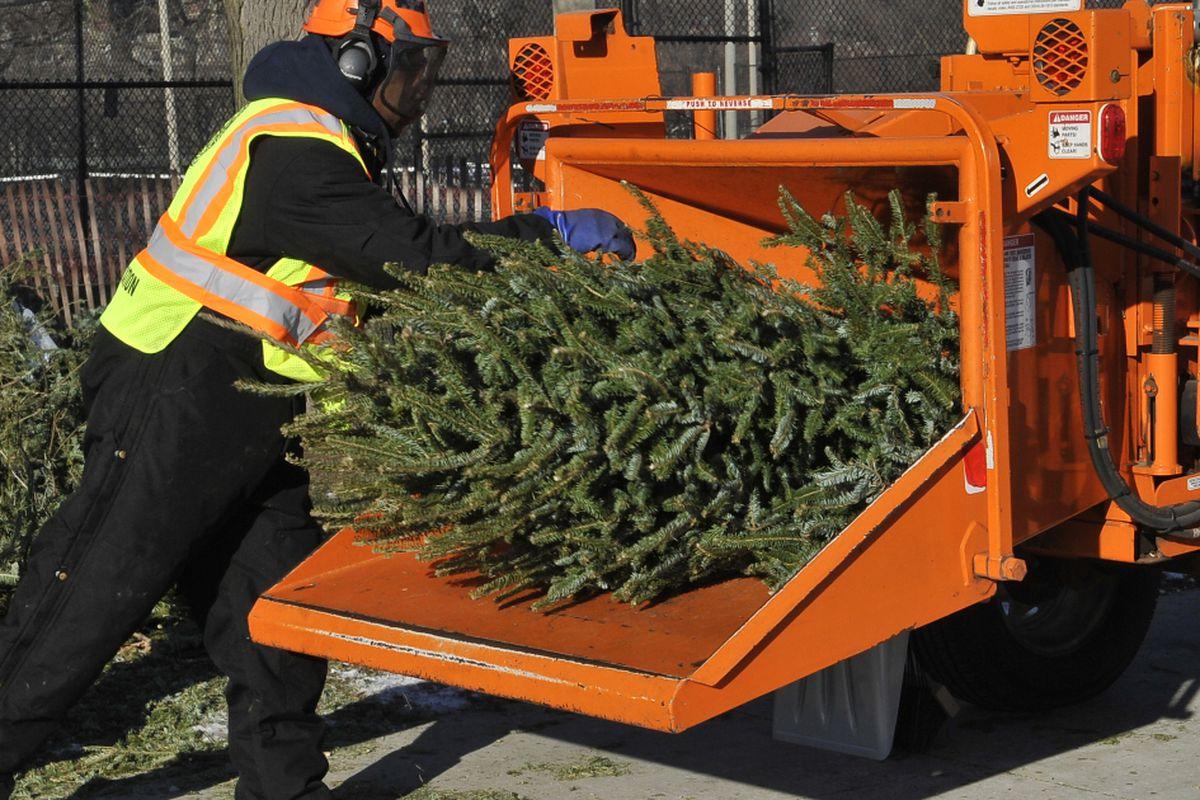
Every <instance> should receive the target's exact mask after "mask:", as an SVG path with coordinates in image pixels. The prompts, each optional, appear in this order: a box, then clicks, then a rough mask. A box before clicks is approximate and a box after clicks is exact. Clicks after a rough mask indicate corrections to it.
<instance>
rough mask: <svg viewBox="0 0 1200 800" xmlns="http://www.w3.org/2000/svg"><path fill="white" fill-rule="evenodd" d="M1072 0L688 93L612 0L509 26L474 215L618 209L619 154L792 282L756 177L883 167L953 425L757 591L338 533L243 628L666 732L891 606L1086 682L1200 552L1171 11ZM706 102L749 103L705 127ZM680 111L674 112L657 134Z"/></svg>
mask: <svg viewBox="0 0 1200 800" xmlns="http://www.w3.org/2000/svg"><path fill="white" fill-rule="evenodd" d="M1081 6H1082V4H1081V0H968V2H966V3H965V4H964V20H965V24H966V28H967V31H968V33H969V34H970V36H971V38H972V44H971V46H970V47H969V48H968V50H969V51H970V54H969V55H956V56H950V57H947V58H946V59H944V61H943V67H942V91H941V92H937V93H929V94H909V95H869V96H831V97H799V96H793V95H776V96H762V97H714V96H703V95H706V94H711V90H712V88H713V86H714V81H713V80H712V78H711V76H710V75H705V74H701V75H698V76H697V79H696V81H695V83H694V86H695V87H697V93H698V94H700V95H701V96H696V97H682V98H664V97H661V96H660V94H659V92H660V88H659V82H658V74H657V63H656V57H655V43H654V40H653V39H652V38H646V37H630V36H628V35H626V33H625V32H624V29H623V25H622V20H621V15H620V12H619V11H616V10H602V11H594V12H581V13H576V14H567V15H562V16H560V17H559V18H558V20H557V30H556V33H555V35H554V36H552V37H543V38H533V39H522V40H516V41H514V42H513V43H512V45H511V52H510V56H511V65H512V70H513V76H514V83H513V88H514V92H515V94H516V96H517V97H516V100H517V101H516V103H515V105H513V106H512V108H511V109H510V110H509V112H508V114H507V115H506V116H505V117H504V118H503V119H502V120H501V121H500V123H499V126H498V129H497V135H496V139H495V145H494V148H493V167H494V174H495V185H494V188H493V209H494V212H495V213H496V214H497V215H504V214H508V213H511V212H513V211H517V210H520V209H527V208H531V207H533V206H536V205H551V206H554V207H557V208H578V207H585V206H599V207H603V208H607V209H609V210H611V211H613V212H615V213H617V214H618V215H621V216H623V217H624V218H626V219H628V220H630V221H631V222H632V223H634V224H635V225H636V224H637V223H638V222H639V221H640V220H642V219H643V218H644V212H643V211H642V210H641V208H640V207H639V206H638V205H637V204H636V203H635V202H634V200H633V198H631V197H630V195H629V194H628V192H627V191H626V190H625V189H624V188H623V187H622V185H621V182H622V181H628V182H630V183H633V184H636V185H637V186H639V187H641V188H642V189H643V190H644V191H645V192H646V193H647V194H648V195H649V196H650V197H651V198H653V199H654V200H655V202H656V203H657V204H658V207H659V208H660V209H661V210H662V212H663V213H664V214H665V216H666V217H667V219H668V221H669V222H670V223H671V224H672V225H673V226H674V227H675V228H676V230H678V231H679V232H680V233H681V234H682V235H684V236H687V237H691V238H694V239H698V240H703V241H705V242H707V243H709V244H712V245H715V246H719V247H721V248H723V249H725V250H726V251H728V252H730V253H732V254H733V255H734V256H736V257H738V258H739V259H743V260H749V259H760V260H772V261H776V262H777V263H778V266H779V268H780V271H781V272H782V273H784V274H786V275H791V276H795V277H799V278H805V277H806V276H808V273H807V272H806V270H805V267H804V260H805V259H804V258H803V254H802V253H795V254H788V255H786V256H784V255H782V254H781V252H780V251H777V250H776V251H771V252H769V253H768V252H767V251H765V250H764V249H763V248H762V246H761V242H762V240H763V239H764V238H765V237H767V236H768V235H770V234H774V233H777V232H779V231H780V230H781V229H782V227H783V221H782V219H781V218H780V214H779V211H778V208H777V205H776V201H777V197H778V191H779V187H780V186H781V185H782V186H785V187H787V188H788V189H789V190H790V191H791V192H792V193H793V194H794V195H795V196H796V197H797V198H798V199H799V200H800V201H801V203H802V204H803V205H804V206H805V207H806V208H807V209H808V210H809V211H811V212H814V213H817V214H821V213H825V212H832V213H835V214H836V213H838V212H839V210H840V209H841V208H842V203H843V195H844V194H845V192H846V191H847V190H849V191H852V192H853V194H854V195H855V196H856V197H857V198H858V200H859V201H860V202H865V203H872V204H876V206H877V207H879V208H880V210H881V213H882V211H883V205H882V204H883V202H884V199H885V196H886V194H887V192H888V191H889V190H891V189H893V188H897V187H898V188H900V189H901V190H902V191H903V192H904V194H905V197H906V198H907V200H908V202H909V205H910V206H911V209H912V212H913V213H914V215H919V214H921V213H923V212H924V210H925V202H926V198H927V196H929V195H930V194H934V195H936V201H935V202H933V204H932V206H931V207H930V211H931V213H932V214H933V216H934V218H935V219H936V220H937V221H938V222H940V223H942V224H943V225H944V228H945V233H944V236H943V239H944V240H945V241H946V242H947V252H946V254H945V261H946V262H947V264H946V266H947V268H948V270H949V271H950V273H951V274H952V275H953V276H954V277H955V279H956V280H957V282H958V285H959V287H960V291H959V295H958V297H957V303H958V307H959V310H960V312H961V319H962V335H961V343H962V344H961V346H962V390H963V417H962V420H961V422H960V423H959V424H958V425H957V426H956V427H955V428H954V429H953V430H951V431H948V432H947V434H946V436H945V438H944V439H942V441H940V442H939V443H938V444H937V445H936V446H934V447H933V448H932V449H930V450H929V452H928V453H926V455H925V456H924V457H923V458H922V459H921V460H920V461H919V462H918V463H917V464H916V465H914V466H913V467H912V468H911V469H910V470H909V471H908V472H907V473H905V474H904V475H903V477H901V478H900V480H898V481H897V482H896V483H895V484H894V485H893V486H891V488H889V489H888V490H887V491H886V492H885V493H884V494H883V495H882V496H881V497H880V498H879V499H878V500H876V501H875V502H874V503H873V504H872V505H871V506H870V507H869V508H868V509H867V510H866V511H865V512H863V514H862V515H861V516H859V517H858V518H857V519H856V520H855V521H854V522H853V523H852V524H851V525H850V526H849V527H848V528H847V529H846V530H845V531H843V532H842V533H841V535H840V536H838V537H837V538H836V539H834V540H833V541H832V542H831V543H830V544H829V545H828V546H827V547H826V548H825V549H824V550H823V551H822V552H821V553H820V554H819V555H818V556H817V557H816V558H815V559H814V560H813V561H812V562H811V563H809V564H808V565H807V566H806V567H804V568H803V569H802V570H801V571H800V572H799V573H798V574H797V575H796V576H795V577H794V578H793V579H792V580H791V581H790V582H789V583H788V584H786V585H785V586H784V587H783V588H781V589H780V590H779V591H778V592H776V593H774V594H768V592H767V591H766V590H765V589H764V588H763V586H762V585H761V584H760V583H758V582H756V581H754V580H750V579H733V580H729V581H726V582H724V583H721V584H718V585H713V586H707V587H704V588H701V589H697V590H695V591H692V592H689V593H686V594H683V595H681V596H679V597H676V598H674V599H671V600H669V601H666V602H663V603H660V604H658V605H655V606H652V607H649V608H645V609H640V610H637V609H633V608H630V607H628V606H625V605H622V604H619V603H616V602H614V601H613V600H611V599H610V598H609V597H606V596H600V597H594V598H591V599H588V600H585V601H583V602H580V603H577V604H575V605H573V606H571V607H569V608H566V609H564V610H561V611H558V612H555V613H551V614H539V613H534V612H532V611H530V610H528V603H527V602H517V603H514V604H510V605H497V604H494V603H492V602H490V601H475V600H471V599H469V597H468V594H469V591H470V586H471V583H472V582H471V581H470V580H464V579H462V578H461V577H460V578H456V579H451V578H437V577H434V576H433V575H432V574H431V572H430V569H429V567H428V565H426V564H422V563H419V562H417V561H415V560H414V559H412V558H411V557H406V556H395V557H383V556H380V555H376V554H374V553H373V552H372V551H371V550H370V549H369V548H365V547H360V546H356V545H355V543H354V532H353V531H344V532H343V533H341V534H339V535H338V536H337V537H335V538H334V539H333V540H332V541H330V542H329V543H328V544H327V545H325V546H324V547H323V548H321V549H320V550H319V551H318V552H317V553H316V554H314V555H313V556H312V557H311V558H310V559H308V561H306V562H305V563H304V564H303V565H302V566H300V567H299V568H298V569H297V570H296V571H295V572H293V573H292V574H291V575H290V576H288V577H287V578H286V579H285V580H284V581H282V582H281V583H280V584H279V585H278V586H276V587H274V588H273V589H271V590H270V591H269V592H268V593H267V594H266V595H265V596H264V597H263V598H262V600H261V601H260V602H259V603H258V605H257V606H256V608H255V609H254V612H253V614H252V616H251V631H252V633H253V635H254V637H255V639H256V640H257V641H260V642H262V643H265V644H270V645H275V646H279V647H285V648H289V649H293V650H298V651H301V652H305V653H311V654H314V655H320V656H326V657H330V658H335V659H340V660H345V661H351V662H356V663H360V664H366V665H369V666H373V667H378V668H382V669H387V670H393V671H396V672H402V673H406V674H410V675H416V676H421V677H425V678H429V679H433V680H437V681H441V682H443V683H448V684H453V685H456V686H462V687H466V688H469V689H474V690H479V691H484V692H490V693H494V694H498V695H503V696H506V697H512V698H520V699H523V700H530V701H534V702H538V703H543V704H546V705H550V706H554V707H558V708H563V709H570V710H574V711H579V712H582V713H585V714H591V715H595V716H599V717H604V718H608V719H613V720H620V721H623V722H629V723H633V724H636V725H642V726H646V727H650V728H656V729H660V730H665V731H680V730H683V729H685V728H687V727H689V726H691V725H695V724H697V723H699V722H702V721H704V720H706V719H709V718H711V717H714V716H716V715H718V714H720V713H722V712H723V711H726V710H728V709H730V708H733V707H735V706H738V705H740V704H742V703H744V702H746V701H748V700H751V699H753V698H755V697H759V696H761V695H763V694H766V693H768V692H771V691H773V690H776V689H779V688H781V687H784V686H786V685H788V684H792V683H794V682H795V681H797V680H799V679H801V678H804V677H805V676H809V675H812V674H813V673H816V672H818V671H821V670H824V669H826V668H828V667H831V665H835V664H838V663H839V662H843V661H844V660H846V659H849V658H851V657H854V656H856V655H857V654H860V653H863V652H864V651H867V650H870V649H871V648H873V647H875V646H876V645H879V644H880V643H882V642H885V641H887V640H889V639H891V638H892V637H895V636H897V635H898V634H902V633H903V632H906V631H916V632H917V633H916V635H915V639H914V641H915V643H916V646H917V651H918V655H919V656H920V657H921V659H922V661H923V662H924V663H925V665H926V667H927V668H928V670H929V672H931V673H932V674H933V675H934V676H935V677H937V678H938V679H939V680H941V681H943V682H944V683H946V684H947V686H948V687H949V688H950V690H951V691H952V692H953V693H955V694H958V695H960V696H962V697H965V698H966V699H968V700H974V701H976V702H983V703H988V704H991V705H996V706H1002V707H1017V708H1037V707H1043V706H1046V705H1052V704H1055V703H1059V702H1065V701H1069V700H1074V699H1080V698H1082V697H1084V696H1087V695H1090V694H1094V693H1095V692H1098V691H1100V690H1102V689H1103V688H1105V687H1106V686H1107V685H1108V684H1109V683H1111V681H1112V680H1113V679H1115V677H1116V676H1117V675H1118V674H1119V672H1120V670H1121V669H1122V668H1123V667H1124V666H1125V664H1126V663H1127V662H1128V660H1129V659H1130V658H1131V657H1132V655H1133V652H1134V651H1135V650H1136V648H1137V645H1138V644H1139V643H1140V639H1141V635H1142V634H1143V633H1144V630H1145V626H1146V625H1147V624H1148V622H1149V617H1150V613H1151V611H1152V608H1153V597H1154V589H1155V586H1156V581H1157V571H1156V570H1155V569H1154V568H1155V566H1156V565H1161V564H1162V563H1164V562H1166V561H1168V560H1171V563H1172V564H1174V565H1175V566H1173V567H1172V569H1177V570H1188V569H1190V565H1191V564H1193V563H1195V562H1194V561H1193V559H1191V558H1190V556H1192V555H1193V554H1194V553H1195V552H1196V551H1197V550H1198V549H1200V474H1192V469H1193V468H1194V467H1195V465H1196V458H1197V455H1198V454H1200V449H1198V448H1200V430H1198V429H1197V420H1198V419H1200V412H1198V410H1197V405H1198V403H1200V399H1198V398H1200V393H1197V391H1196V385H1197V368H1198V361H1200V356H1198V351H1200V311H1198V306H1197V302H1198V301H1197V292H1196V287H1197V281H1196V280H1194V277H1195V276H1197V275H1200V266H1198V265H1197V263H1196V262H1197V261H1200V247H1197V246H1196V242H1195V233H1194V224H1193V219H1194V208H1193V206H1192V204H1191V193H1192V189H1193V187H1194V186H1195V185H1196V184H1195V182H1194V181H1195V178H1196V174H1197V164H1196V163H1195V161H1194V159H1193V154H1194V152H1195V149H1196V144H1195V142H1196V137H1197V131H1200V126H1197V124H1196V121H1195V114H1196V113H1197V108H1198V107H1197V104H1196V102H1195V86H1194V81H1195V78H1196V69H1195V67H1196V62H1195V60H1194V52H1193V46H1194V33H1193V24H1194V19H1193V10H1192V6H1191V5H1190V4H1174V3H1163V4H1159V5H1155V6H1153V7H1149V6H1147V5H1146V4H1145V3H1144V2H1142V0H1131V2H1129V3H1127V4H1126V5H1125V7H1124V8H1121V9H1111V10H1095V11H1089V10H1083V9H1082V7H1081ZM1030 11H1037V12H1039V13H1029V12H1030ZM783 77H784V79H786V76H783ZM718 111H722V112H727V111H736V112H745V113H752V114H756V115H758V116H759V117H763V116H769V121H767V122H766V123H765V124H763V125H761V127H759V129H758V130H757V131H756V132H754V133H753V134H752V135H750V136H748V137H746V138H743V139H740V140H729V139H718V138H716V136H715V130H716V127H717V114H716V113H715V112H718ZM679 113H683V114H691V115H692V119H693V121H694V126H695V130H694V135H693V136H691V137H690V138H686V139H677V138H668V136H667V125H666V115H667V114H679ZM514 175H519V176H520V177H521V178H522V180H523V183H524V184H527V185H524V186H523V188H524V189H526V190H528V191H516V189H515V181H514ZM780 259H782V261H780ZM1106 425H1107V426H1109V427H1106Z"/></svg>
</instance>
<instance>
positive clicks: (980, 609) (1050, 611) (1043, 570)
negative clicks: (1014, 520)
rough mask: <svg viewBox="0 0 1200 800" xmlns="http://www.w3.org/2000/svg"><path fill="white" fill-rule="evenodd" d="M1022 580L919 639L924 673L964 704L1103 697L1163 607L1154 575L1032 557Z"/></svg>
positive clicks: (1019, 707) (1047, 703)
mask: <svg viewBox="0 0 1200 800" xmlns="http://www.w3.org/2000/svg"><path fill="white" fill-rule="evenodd" d="M1028 564H1029V575H1028V577H1026V579H1025V580H1024V581H1022V582H1021V583H1012V584H1009V583H1002V584H1000V587H999V588H998V589H997V592H996V595H995V596H994V597H993V598H992V599H991V600H989V601H988V602H986V603H981V604H979V605H976V606H972V607H970V608H967V609H964V610H963V611H960V612H958V613H957V614H953V615H952V616H949V617H946V618H945V619H942V620H939V621H937V622H935V623H933V624H932V625H928V626H926V627H924V628H921V629H919V630H917V631H915V632H914V634H913V648H914V650H915V652H916V655H917V659H918V661H919V663H920V664H921V666H922V668H923V669H924V670H925V671H926V672H927V673H928V674H929V676H930V677H932V678H933V679H934V680H936V681H938V682H939V683H942V684H944V685H945V686H946V688H947V689H949V691H950V693H951V694H952V695H954V696H955V697H957V698H958V699H960V700H963V701H965V702H968V703H972V704H974V705H977V706H982V707H984V708H989V709H995V710H999V711H1044V710H1048V709H1052V708H1058V707H1060V706H1066V705H1071V704H1072V703H1078V702H1081V701H1083V700H1087V699H1089V698H1091V697H1095V696H1096V695H1098V694H1100V693H1101V692H1103V691H1104V690H1105V689H1107V688H1108V687H1109V686H1111V685H1112V683H1113V682H1114V681H1115V680H1116V679H1117V678H1118V677H1120V675H1121V673H1122V672H1124V671H1125V668H1126V667H1128V666H1129V662H1130V661H1132V660H1133V657H1134V656H1135V655H1136V654H1137V651H1138V648H1139V647H1141V644H1142V640H1143V639H1145V637H1146V631H1147V629H1148V628H1149V627H1150V621H1151V620H1152V619H1153V617H1154V607H1155V604H1156V602H1157V600H1158V585H1159V580H1160V578H1161V575H1160V573H1159V571H1158V570H1157V569H1154V568H1147V567H1131V566H1128V565H1119V564H1111V563H1102V562H1091V561H1082V560H1078V559H1069V560H1060V559H1029V560H1028Z"/></svg>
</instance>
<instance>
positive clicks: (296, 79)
mask: <svg viewBox="0 0 1200 800" xmlns="http://www.w3.org/2000/svg"><path fill="white" fill-rule="evenodd" d="M244 91H245V94H246V98H247V99H248V100H259V99H262V98H266V97H282V98H286V99H288V100H295V101H297V102H302V103H308V104H310V105H315V106H318V107H319V108H323V109H325V110H326V111H328V112H330V113H331V114H333V115H335V116H337V117H338V118H340V119H341V120H343V121H344V122H346V123H347V124H348V125H350V126H351V128H352V129H354V130H355V131H356V134H357V135H358V136H359V137H360V142H361V144H363V147H362V148H361V149H362V150H363V152H364V156H365V157H366V158H367V161H368V167H370V168H371V169H372V170H374V171H376V172H378V170H379V169H380V168H381V166H382V165H381V164H380V163H379V162H378V160H377V159H374V158H373V157H372V155H371V154H372V150H373V148H372V145H373V144H375V143H380V144H381V145H382V146H384V147H386V146H387V144H386V143H387V133H386V130H385V128H384V126H383V121H382V120H381V119H380V118H379V115H378V114H377V113H376V112H375V109H374V108H372V107H371V105H370V103H368V102H367V101H366V100H365V99H363V97H362V96H361V95H359V94H358V93H357V92H356V91H355V90H354V89H353V88H352V87H351V86H350V85H349V84H348V83H347V82H346V80H345V79H344V78H343V77H342V75H341V73H340V72H339V71H338V68H337V64H336V62H335V61H334V59H333V56H332V54H331V53H330V51H329V48H328V47H327V46H326V45H325V43H324V41H323V40H321V39H319V38H316V37H309V38H306V39H303V40H301V41H299V42H279V43H277V44H273V45H270V46H269V47H267V48H265V49H264V50H263V51H262V52H260V53H259V54H258V55H257V56H255V58H254V59H253V60H252V61H251V63H250V67H249V69H248V70H247V71H246V79H245V83H244ZM465 231H480V232H484V233H491V234H498V235H501V236H509V237H513V238H519V239H526V240H534V239H543V240H550V239H551V238H552V236H553V231H552V228H551V226H550V224H549V223H548V222H546V221H545V220H543V219H542V218H541V217H537V216H534V215H531V214H523V215H517V216H513V217H508V218H507V219H503V220H500V221H498V222H488V223H468V224H464V225H437V224H435V223H433V222H431V221H430V220H429V219H427V218H425V217H421V216H413V215H412V214H410V213H408V212H407V211H406V210H405V209H403V208H402V207H401V206H400V205H398V204H397V203H396V201H395V200H394V199H393V198H392V196H391V195H390V194H389V193H388V192H387V191H386V190H384V189H383V188H382V187H381V186H379V185H378V184H376V183H375V182H373V181H372V180H371V179H370V178H369V177H368V176H367V175H366V174H365V173H364V172H363V169H362V167H361V166H359V164H358V162H357V161H355V160H354V158H353V157H351V156H350V155H349V154H347V153H346V152H344V151H343V150H341V149H339V148H338V147H336V146H334V145H332V144H330V143H328V142H323V141H320V140H316V139H293V138H284V137H261V138H259V139H258V140H257V141H256V143H255V144H254V145H253V150H252V151H251V157H250V168H249V171H248V172H247V175H246V184H245V198H244V201H243V203H242V211H241V215H240V216H239V218H238V221H237V224H236V226H235V227H234V230H233V236H232V238H231V240H230V243H229V250H228V254H229V256H230V257H232V258H234V259H236V260H238V261H240V262H241V263H243V264H246V265H247V266H251V267H254V268H255V269H259V270H262V271H266V270H267V269H270V267H271V266H272V265H273V264H274V263H275V261H276V260H277V259H278V258H280V257H282V256H286V257H290V258H298V259H301V260H303V261H306V262H308V263H310V264H316V265H317V266H319V267H321V268H322V269H324V270H325V271H327V272H329V273H331V274H333V275H336V276H337V277H339V278H346V279H349V280H353V281H356V282H359V283H363V284H366V285H368V286H374V287H379V288H386V287H388V286H391V285H393V284H394V280H393V279H392V278H391V277H390V276H389V275H387V274H386V273H385V272H384V271H383V265H384V264H386V263H389V262H395V263H397V264H399V265H400V266H402V267H404V268H407V269H411V270H415V271H419V272H424V271H425V270H426V269H428V268H429V266H430V265H431V264H443V263H445V264H455V265H458V266H461V267H465V268H467V269H487V268H488V267H490V266H491V259H490V257H489V256H488V254H487V253H484V252H482V251H480V250H478V249H476V248H474V247H472V246H471V245H470V244H468V243H467V241H466V240H465V239H464V238H463V233H464V232H465Z"/></svg>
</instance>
